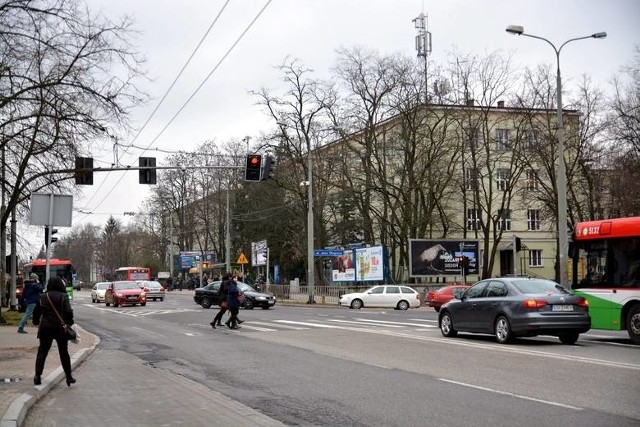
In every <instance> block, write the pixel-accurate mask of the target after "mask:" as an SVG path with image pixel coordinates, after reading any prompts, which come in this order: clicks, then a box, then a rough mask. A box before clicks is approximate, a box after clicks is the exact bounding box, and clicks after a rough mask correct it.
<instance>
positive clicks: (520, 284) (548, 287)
mask: <svg viewBox="0 0 640 427" xmlns="http://www.w3.org/2000/svg"><path fill="white" fill-rule="evenodd" d="M513 284H514V285H515V287H516V288H517V289H518V290H519V291H520V292H522V293H523V294H549V293H553V294H569V293H570V292H569V291H567V290H566V289H565V288H563V287H562V286H561V285H559V284H557V283H556V282H552V281H550V280H535V279H534V280H532V279H527V280H514V281H513Z"/></svg>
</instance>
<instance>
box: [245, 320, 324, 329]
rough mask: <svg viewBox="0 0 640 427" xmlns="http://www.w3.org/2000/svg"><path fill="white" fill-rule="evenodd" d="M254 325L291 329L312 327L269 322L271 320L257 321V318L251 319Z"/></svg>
mask: <svg viewBox="0 0 640 427" xmlns="http://www.w3.org/2000/svg"><path fill="white" fill-rule="evenodd" d="M251 324H252V325H262V326H266V327H278V328H283V329H291V330H294V331H307V330H309V329H311V328H304V327H298V326H289V325H281V324H278V323H269V322H256V321H255V320H252V321H251Z"/></svg>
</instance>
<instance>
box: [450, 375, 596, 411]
mask: <svg viewBox="0 0 640 427" xmlns="http://www.w3.org/2000/svg"><path fill="white" fill-rule="evenodd" d="M438 379H439V380H440V381H443V382H445V383H450V384H456V385H459V386H463V387H469V388H475V389H477V390H483V391H488V392H491V393H496V394H502V395H505V396H511V397H516V398H518V399H524V400H530V401H532V402H538V403H544V404H545V405H552V406H560V407H562V408H567V409H574V410H576V411H582V410H583V408H579V407H577V406H571V405H567V404H564V403H558V402H552V401H550V400H543V399H536V398H535V397H529V396H523V395H521V394H516V393H511V392H509V391H502V390H496V389H493V388H488V387H481V386H479V385H473V384H467V383H462V382H460V381H452V380H447V379H445V378H438Z"/></svg>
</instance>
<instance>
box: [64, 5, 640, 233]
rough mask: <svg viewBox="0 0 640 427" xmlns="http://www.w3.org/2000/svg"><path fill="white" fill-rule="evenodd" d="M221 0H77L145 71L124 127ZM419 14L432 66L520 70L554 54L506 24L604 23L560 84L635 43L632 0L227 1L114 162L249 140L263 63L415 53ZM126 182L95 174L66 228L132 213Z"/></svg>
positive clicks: (259, 125) (167, 77) (142, 113)
mask: <svg viewBox="0 0 640 427" xmlns="http://www.w3.org/2000/svg"><path fill="white" fill-rule="evenodd" d="M225 2H226V0H181V1H169V0H135V1H132V0H87V3H88V5H89V8H90V9H91V10H93V11H95V12H101V13H103V14H104V15H107V16H109V17H111V18H113V19H115V18H118V17H121V16H122V15H128V16H130V17H131V18H132V19H133V20H134V22H135V27H136V28H137V30H138V31H139V32H140V33H139V35H138V38H137V39H136V40H135V44H136V46H137V48H138V50H139V51H140V53H141V54H143V55H144V57H145V58H146V60H147V63H146V65H145V68H146V70H147V71H148V74H149V77H150V78H151V79H152V80H151V81H150V82H149V83H147V84H145V85H144V87H143V89H144V90H146V91H147V92H148V93H149V94H150V95H151V96H152V98H153V99H152V101H151V102H150V103H149V104H148V105H145V106H141V107H140V108H138V109H137V110H135V111H134V114H133V119H134V123H133V125H134V126H136V127H138V128H140V127H141V126H142V125H143V124H144V122H145V121H147V119H148V118H149V116H150V114H151V111H152V110H153V109H154V108H155V107H156V105H157V103H158V101H159V99H160V98H161V97H162V95H163V94H164V93H165V91H166V90H167V89H168V87H169V85H170V84H171V82H172V81H173V79H174V78H175V76H176V75H177V74H178V72H179V70H180V69H181V68H182V66H183V65H184V63H185V61H186V60H187V58H188V57H189V55H190V54H191V53H192V52H193V50H194V49H195V47H196V45H197V44H198V42H199V41H200V40H201V38H202V37H203V35H204V34H205V32H206V31H207V29H208V28H209V27H210V25H211V23H212V22H213V20H214V19H215V17H216V15H217V14H218V13H219V12H220V10H221V8H222V7H223V5H224V4H225ZM267 4H268V5H267ZM265 5H267V6H266V9H264V11H263V12H262V14H261V15H260V16H259V17H258V18H257V20H256V21H255V23H254V24H253V25H252V26H250V23H251V21H253V20H254V19H255V18H256V16H257V15H258V14H259V13H260V10H261V9H262V8H263V7H265ZM421 12H424V13H426V14H427V15H428V26H429V30H430V32H431V33H432V39H433V52H432V54H431V56H430V60H433V61H435V62H438V61H443V60H444V59H445V58H446V57H447V55H448V53H450V52H451V51H452V50H453V49H456V50H458V51H459V52H461V53H477V54H483V53H486V52H493V51H496V50H498V51H502V52H503V53H509V52H512V53H513V54H514V57H513V59H514V61H515V63H516V64H517V65H521V66H524V65H536V64H539V63H547V64H551V63H554V62H555V54H554V52H553V50H552V49H551V47H550V46H549V45H547V44H546V43H544V42H542V41H539V40H534V39H530V38H525V37H516V36H513V35H509V34H507V33H506V32H505V28H506V26H507V25H510V24H517V25H522V26H524V28H525V31H526V32H528V33H530V34H535V35H539V36H542V37H545V38H547V39H549V40H550V41H552V42H553V43H555V44H556V45H560V44H562V43H563V42H564V41H566V40H567V39H570V38H573V37H580V36H585V35H590V34H592V33H595V32H600V31H606V32H607V33H608V37H607V38H606V39H604V40H593V39H587V40H583V41H578V42H576V43H572V44H571V45H569V46H567V47H566V48H565V49H564V50H563V51H562V55H561V69H562V75H563V84H564V85H565V88H566V89H569V90H570V89H571V84H572V81H573V82H576V81H577V80H578V79H579V78H580V77H581V75H582V74H583V73H588V74H589V75H590V76H591V77H592V78H593V79H594V81H595V82H596V83H597V84H598V85H600V86H601V87H602V88H603V89H606V86H607V84H608V82H609V81H610V79H611V77H612V75H613V74H614V73H615V72H617V71H618V70H619V69H620V67H621V66H623V65H625V64H628V63H629V62H630V61H631V59H632V57H633V48H634V45H636V44H640V29H639V26H638V23H639V22H640V1H636V0H606V1H605V0H601V1H596V0H535V1H534V0H529V1H518V0H446V1H445V0H440V1H422V0H272V1H271V2H269V0H231V1H230V2H229V4H228V5H227V6H226V8H225V9H224V11H223V12H222V15H221V16H220V18H219V20H218V22H217V23H216V25H215V26H214V27H213V29H212V31H211V32H210V33H209V35H208V37H207V39H206V40H205V41H204V43H203V45H202V46H201V48H200V50H199V51H198V53H197V54H196V56H195V57H194V58H193V60H192V62H191V64H190V66H189V68H188V69H187V70H186V72H185V73H184V75H183V76H182V78H181V79H180V80H179V81H178V83H177V85H176V86H175V87H174V89H173V91H172V93H171V94H170V95H169V96H168V97H167V99H166V100H165V101H164V102H163V104H162V105H161V106H160V108H159V110H158V112H157V113H156V114H155V116H154V117H153V118H152V119H151V121H150V123H149V125H147V127H146V128H145V129H144V130H143V132H141V133H140V135H139V137H138V138H137V139H136V141H135V144H136V145H137V146H141V147H147V146H149V147H150V150H149V151H148V152H146V153H144V154H143V153H142V152H141V150H137V151H136V150H132V151H131V155H130V156H124V157H123V158H121V159H120V161H121V163H122V164H123V165H128V164H134V165H137V158H138V157H139V156H141V155H144V156H155V157H157V158H158V162H159V163H161V162H162V159H163V157H164V156H165V155H164V154H162V153H160V152H154V151H153V149H155V148H158V149H162V150H176V149H183V150H192V149H194V148H195V147H196V146H197V145H199V144H202V143H203V142H204V141H207V140H215V141H219V142H225V141H228V140H231V139H237V140H241V139H242V138H243V137H245V136H253V137H257V136H258V135H259V134H260V132H263V131H267V130H269V129H270V126H272V124H271V123H269V122H268V121H267V120H266V116H265V115H264V113H263V112H262V111H261V110H260V107H259V106H257V105H256V98H255V97H254V96H251V95H250V94H249V93H248V91H250V90H258V89H260V88H262V87H267V88H271V89H277V88H278V86H279V84H280V78H279V74H278V72H277V71H276V70H275V69H274V67H275V66H277V65H280V64H281V63H282V62H283V60H284V58H285V57H287V56H290V57H293V58H298V59H299V60H300V61H301V62H302V63H303V64H304V65H306V66H307V67H309V68H311V69H313V70H315V72H316V73H317V77H319V78H325V77H327V76H328V75H329V69H330V67H331V66H332V65H333V63H334V61H335V59H336V55H335V50H336V49H338V48H340V47H347V48H350V47H355V46H363V47H369V48H374V49H376V50H378V51H379V52H380V53H382V54H385V53H394V52H402V53H404V54H407V55H411V56H414V57H415V46H414V37H415V35H416V29H415V28H414V25H413V23H412V20H413V19H414V18H416V17H417V16H418V15H419V14H420V13H421ZM249 26H250V28H249V29H248V31H247V33H246V34H245V35H244V37H242V38H241V39H240V41H239V42H238V44H237V45H236V46H235V48H234V49H233V50H232V51H231V52H230V53H229V54H228V56H227V57H226V59H224V60H223V61H222V62H221V63H220V61H221V59H222V57H223V56H224V55H225V53H226V52H227V51H228V50H229V49H230V47H231V46H232V45H233V44H234V42H236V40H238V38H239V37H240V35H241V34H242V33H243V31H245V29H247V27H249ZM218 63H220V65H219V67H218V68H217V69H216V71H215V72H213V74H211V77H210V78H209V79H208V80H207V81H206V83H205V84H204V85H203V86H202V88H201V89H200V90H198V91H197V93H196V94H195V96H194V97H193V99H192V100H191V102H190V103H189V104H188V105H187V107H186V108H185V109H184V110H183V111H182V112H181V114H180V115H179V116H178V117H177V118H176V119H175V121H174V122H173V123H172V124H171V125H170V126H169V127H168V128H167V129H166V130H165V131H164V132H163V133H162V134H161V133H160V132H161V130H162V129H163V128H164V127H165V126H166V125H167V123H168V122H169V121H170V119H171V117H173V116H174V115H175V114H176V113H177V111H178V110H179V109H180V107H182V105H183V104H184V103H185V102H186V100H187V99H188V98H189V97H190V96H191V95H192V94H194V92H195V91H196V89H197V87H198V86H199V85H201V83H202V82H203V81H204V79H205V78H206V76H207V75H209V74H210V73H211V72H212V70H213V69H214V68H215V67H216V65H217V64H218ZM122 137H123V139H124V140H123V141H121V142H122V143H128V142H131V138H132V136H122ZM127 139H129V140H127ZM93 155H94V157H95V159H96V160H95V161H96V166H108V165H110V164H111V163H113V159H114V156H113V153H112V152H102V153H93ZM137 181H138V175H137V173H133V172H129V173H120V172H119V173H110V174H108V175H107V174H105V173H102V174H95V176H94V185H93V186H92V187H83V188H82V189H83V192H84V196H83V197H81V198H78V197H76V198H75V200H74V206H75V209H76V210H78V209H82V210H84V211H90V212H93V213H92V214H90V215H86V214H81V213H78V212H76V213H74V219H73V222H74V225H75V224H82V223H85V222H93V223H96V224H100V225H103V224H104V223H105V222H106V220H107V218H108V217H109V215H111V214H113V215H114V216H115V217H117V218H120V219H122V220H123V221H125V222H128V221H129V220H130V217H125V216H123V213H124V212H126V211H138V207H139V206H140V204H141V202H142V201H143V200H144V199H145V198H146V196H147V194H148V186H143V185H139V184H138V183H137ZM62 233H64V230H61V234H62Z"/></svg>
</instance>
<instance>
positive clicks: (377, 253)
mask: <svg viewBox="0 0 640 427" xmlns="http://www.w3.org/2000/svg"><path fill="white" fill-rule="evenodd" d="M355 253H356V273H357V277H356V279H357V280H358V281H359V282H360V281H362V282H366V281H382V280H384V262H383V260H384V258H383V251H382V246H374V247H371V248H357V249H355Z"/></svg>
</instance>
